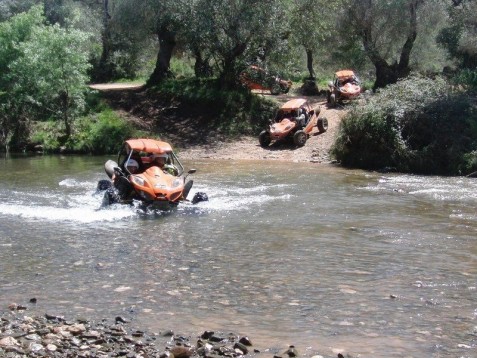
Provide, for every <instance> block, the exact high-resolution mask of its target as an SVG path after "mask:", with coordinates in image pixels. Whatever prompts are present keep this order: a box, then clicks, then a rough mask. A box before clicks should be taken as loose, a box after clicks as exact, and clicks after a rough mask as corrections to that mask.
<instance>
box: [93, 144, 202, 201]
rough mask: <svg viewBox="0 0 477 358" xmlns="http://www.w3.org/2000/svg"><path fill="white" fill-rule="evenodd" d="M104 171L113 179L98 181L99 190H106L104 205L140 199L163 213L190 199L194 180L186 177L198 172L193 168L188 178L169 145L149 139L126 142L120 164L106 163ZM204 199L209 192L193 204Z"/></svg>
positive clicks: (195, 199) (197, 196)
mask: <svg viewBox="0 0 477 358" xmlns="http://www.w3.org/2000/svg"><path fill="white" fill-rule="evenodd" d="M118 163H119V164H118ZM104 169H105V171H106V174H107V175H108V176H109V178H110V179H111V180H100V181H99V182H98V189H99V190H105V193H104V197H103V206H105V205H110V204H114V203H125V204H131V203H132V202H133V201H134V200H138V201H140V202H142V204H144V206H146V207H148V208H152V209H161V210H168V209H171V208H173V207H175V206H177V205H178V204H179V203H180V202H181V201H185V200H187V195H188V194H189V191H190V189H191V188H192V184H193V181H192V180H189V181H186V178H187V176H188V175H189V174H192V173H195V172H196V170H195V169H190V170H189V171H188V172H187V174H186V175H184V167H183V166H182V164H181V162H180V161H179V159H178V158H177V157H176V155H175V154H174V152H173V151H172V147H171V145H170V144H169V143H166V142H163V141H158V140H154V139H145V138H144V139H143V138H140V139H129V140H127V141H125V142H124V144H123V147H122V149H121V150H120V152H119V154H118V161H117V162H115V161H113V160H108V161H106V163H105V164H104ZM204 200H207V195H206V194H205V193H196V194H195V196H194V198H193V200H192V203H194V204H195V203H197V202H199V201H204Z"/></svg>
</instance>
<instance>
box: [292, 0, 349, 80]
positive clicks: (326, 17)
mask: <svg viewBox="0 0 477 358" xmlns="http://www.w3.org/2000/svg"><path fill="white" fill-rule="evenodd" d="M340 6H341V1H329V0H294V4H293V8H292V9H291V21H290V28H291V32H290V38H291V41H292V42H293V43H296V44H298V45H299V46H301V47H303V49H304V51H305V54H306V68H307V70H308V74H309V79H311V80H315V77H316V75H315V70H314V68H313V66H314V55H315V54H316V53H317V52H318V50H319V49H320V48H321V47H324V46H326V44H325V39H327V37H328V38H329V37H330V36H332V34H333V27H334V22H335V14H336V13H338V9H339V7H340Z"/></svg>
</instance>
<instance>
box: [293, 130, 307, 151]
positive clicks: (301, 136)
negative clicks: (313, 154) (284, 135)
mask: <svg viewBox="0 0 477 358" xmlns="http://www.w3.org/2000/svg"><path fill="white" fill-rule="evenodd" d="M306 140H307V135H306V133H305V132H304V131H302V130H299V131H296V132H295V134H294V135H293V142H294V143H295V145H296V146H297V147H303V146H304V145H305V143H306Z"/></svg>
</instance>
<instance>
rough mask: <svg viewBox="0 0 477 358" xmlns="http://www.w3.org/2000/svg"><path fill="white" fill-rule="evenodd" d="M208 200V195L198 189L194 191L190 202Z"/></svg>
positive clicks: (195, 202)
mask: <svg viewBox="0 0 477 358" xmlns="http://www.w3.org/2000/svg"><path fill="white" fill-rule="evenodd" d="M208 200H209V197H208V196H207V194H206V193H203V192H201V191H199V192H197V193H195V195H194V197H193V198H192V204H197V203H200V202H201V201H208Z"/></svg>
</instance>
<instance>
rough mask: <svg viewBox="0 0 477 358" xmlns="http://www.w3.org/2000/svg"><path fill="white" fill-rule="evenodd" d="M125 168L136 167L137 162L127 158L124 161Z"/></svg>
mask: <svg viewBox="0 0 477 358" xmlns="http://www.w3.org/2000/svg"><path fill="white" fill-rule="evenodd" d="M126 168H128V170H129V168H136V169H138V168H139V164H138V162H136V161H135V160H134V159H129V160H128V161H127V162H126Z"/></svg>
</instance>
